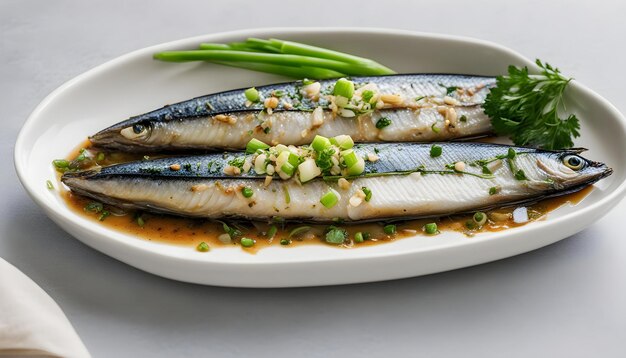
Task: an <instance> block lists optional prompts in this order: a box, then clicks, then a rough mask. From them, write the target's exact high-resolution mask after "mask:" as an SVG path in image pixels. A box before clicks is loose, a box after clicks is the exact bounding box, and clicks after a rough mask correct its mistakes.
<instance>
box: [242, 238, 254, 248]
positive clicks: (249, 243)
mask: <svg viewBox="0 0 626 358" xmlns="http://www.w3.org/2000/svg"><path fill="white" fill-rule="evenodd" d="M240 242H241V246H243V247H252V246H254V240H252V239H251V238H248V237H242V238H241V241H240Z"/></svg>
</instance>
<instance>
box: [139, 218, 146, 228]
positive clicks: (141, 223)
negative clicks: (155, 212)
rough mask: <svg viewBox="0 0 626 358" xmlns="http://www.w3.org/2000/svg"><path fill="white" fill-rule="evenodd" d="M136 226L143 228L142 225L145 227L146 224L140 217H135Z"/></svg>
mask: <svg viewBox="0 0 626 358" xmlns="http://www.w3.org/2000/svg"><path fill="white" fill-rule="evenodd" d="M137 225H139V227H144V225H146V222H145V221H144V220H143V218H142V217H141V216H138V217H137Z"/></svg>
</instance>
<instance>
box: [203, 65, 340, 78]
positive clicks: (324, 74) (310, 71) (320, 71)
mask: <svg viewBox="0 0 626 358" xmlns="http://www.w3.org/2000/svg"><path fill="white" fill-rule="evenodd" d="M210 62H212V63H215V64H218V65H224V66H230V67H237V68H243V69H246V70H250V71H256V72H265V73H273V74H276V75H282V76H287V77H293V78H304V77H310V78H315V79H318V80H323V79H329V78H337V77H342V76H345V74H343V73H341V72H337V71H333V70H328V69H325V68H318V67H309V66H282V65H271V64H267V63H254V62H228V61H210Z"/></svg>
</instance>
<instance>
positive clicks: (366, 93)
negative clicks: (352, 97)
mask: <svg viewBox="0 0 626 358" xmlns="http://www.w3.org/2000/svg"><path fill="white" fill-rule="evenodd" d="M373 97H374V91H372V90H365V91H363V93H361V99H363V101H364V102H367V103H369V101H370V100H371V99H372V98H373Z"/></svg>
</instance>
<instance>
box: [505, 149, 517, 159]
mask: <svg viewBox="0 0 626 358" xmlns="http://www.w3.org/2000/svg"><path fill="white" fill-rule="evenodd" d="M515 155H516V153H515V149H513V148H509V150H508V151H507V153H506V157H507V158H509V159H515Z"/></svg>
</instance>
